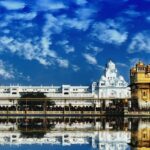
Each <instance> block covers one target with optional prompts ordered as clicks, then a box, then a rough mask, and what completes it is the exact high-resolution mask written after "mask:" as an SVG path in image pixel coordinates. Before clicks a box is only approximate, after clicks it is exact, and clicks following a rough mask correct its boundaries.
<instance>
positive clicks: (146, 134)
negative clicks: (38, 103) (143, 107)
mask: <svg viewBox="0 0 150 150" xmlns="http://www.w3.org/2000/svg"><path fill="white" fill-rule="evenodd" d="M0 143H1V144H2V145H22V144H50V145H62V146H70V147H71V146H72V145H75V144H76V145H82V144H84V145H85V144H87V145H89V146H90V147H92V149H99V150H126V149H132V148H133V149H143V148H145V149H150V118H105V117H101V118H64V117H60V118H56V117H55V118H1V119H0Z"/></svg>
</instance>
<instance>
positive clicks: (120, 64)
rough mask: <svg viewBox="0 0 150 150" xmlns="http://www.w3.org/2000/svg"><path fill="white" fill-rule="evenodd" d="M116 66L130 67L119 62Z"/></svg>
mask: <svg viewBox="0 0 150 150" xmlns="http://www.w3.org/2000/svg"><path fill="white" fill-rule="evenodd" d="M116 65H118V66H120V67H128V65H127V64H125V63H120V62H117V63H116Z"/></svg>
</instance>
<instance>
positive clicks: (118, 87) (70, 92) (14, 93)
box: [0, 61, 131, 106]
mask: <svg viewBox="0 0 150 150" xmlns="http://www.w3.org/2000/svg"><path fill="white" fill-rule="evenodd" d="M28 92H42V93H44V94H45V95H46V96H47V97H48V98H52V97H55V98H66V97H71V98H93V99H100V98H102V99H111V98H119V99H120V98H122V99H124V98H130V96H131V94H130V87H128V83H127V82H126V81H125V80H124V78H123V76H120V75H118V71H117V69H116V66H115V64H114V63H113V62H112V61H109V62H108V64H107V66H106V69H105V74H104V75H102V76H101V79H100V80H99V81H98V82H93V83H92V85H91V86H71V85H62V86H20V85H16V86H12V85H11V86H0V99H3V98H5V99H6V98H8V99H9V98H20V97H21V95H22V94H23V93H28ZM3 103H5V104H6V101H5V102H4V101H2V100H0V105H3ZM68 103H69V104H72V105H76V106H78V105H80V106H81V105H86V106H91V105H93V101H84V102H83V101H81V100H80V101H77V100H73V101H70V102H68V101H67V103H66V104H68ZM7 105H12V102H11V101H7ZM56 105H58V106H59V105H60V106H62V105H65V104H64V101H61V100H60V101H59V100H57V101H56ZM96 105H100V103H99V102H96Z"/></svg>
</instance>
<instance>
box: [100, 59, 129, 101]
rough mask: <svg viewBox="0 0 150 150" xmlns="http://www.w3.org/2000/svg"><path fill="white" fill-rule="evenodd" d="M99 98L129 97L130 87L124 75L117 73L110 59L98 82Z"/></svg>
mask: <svg viewBox="0 0 150 150" xmlns="http://www.w3.org/2000/svg"><path fill="white" fill-rule="evenodd" d="M98 97H99V98H106V99H107V98H129V97H130V87H128V83H127V82H126V81H125V79H124V77H123V76H121V75H119V73H118V70H117V68H116V65H115V64H114V63H113V62H112V61H111V60H110V61H109V62H108V63H107V65H106V68H105V72H104V75H102V76H101V78H100V80H99V82H98Z"/></svg>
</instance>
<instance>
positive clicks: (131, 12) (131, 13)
mask: <svg viewBox="0 0 150 150" xmlns="http://www.w3.org/2000/svg"><path fill="white" fill-rule="evenodd" d="M124 13H125V14H127V15H129V16H130V17H138V16H141V13H140V12H138V11H136V10H134V9H128V10H126V11H125V12H124Z"/></svg>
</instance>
